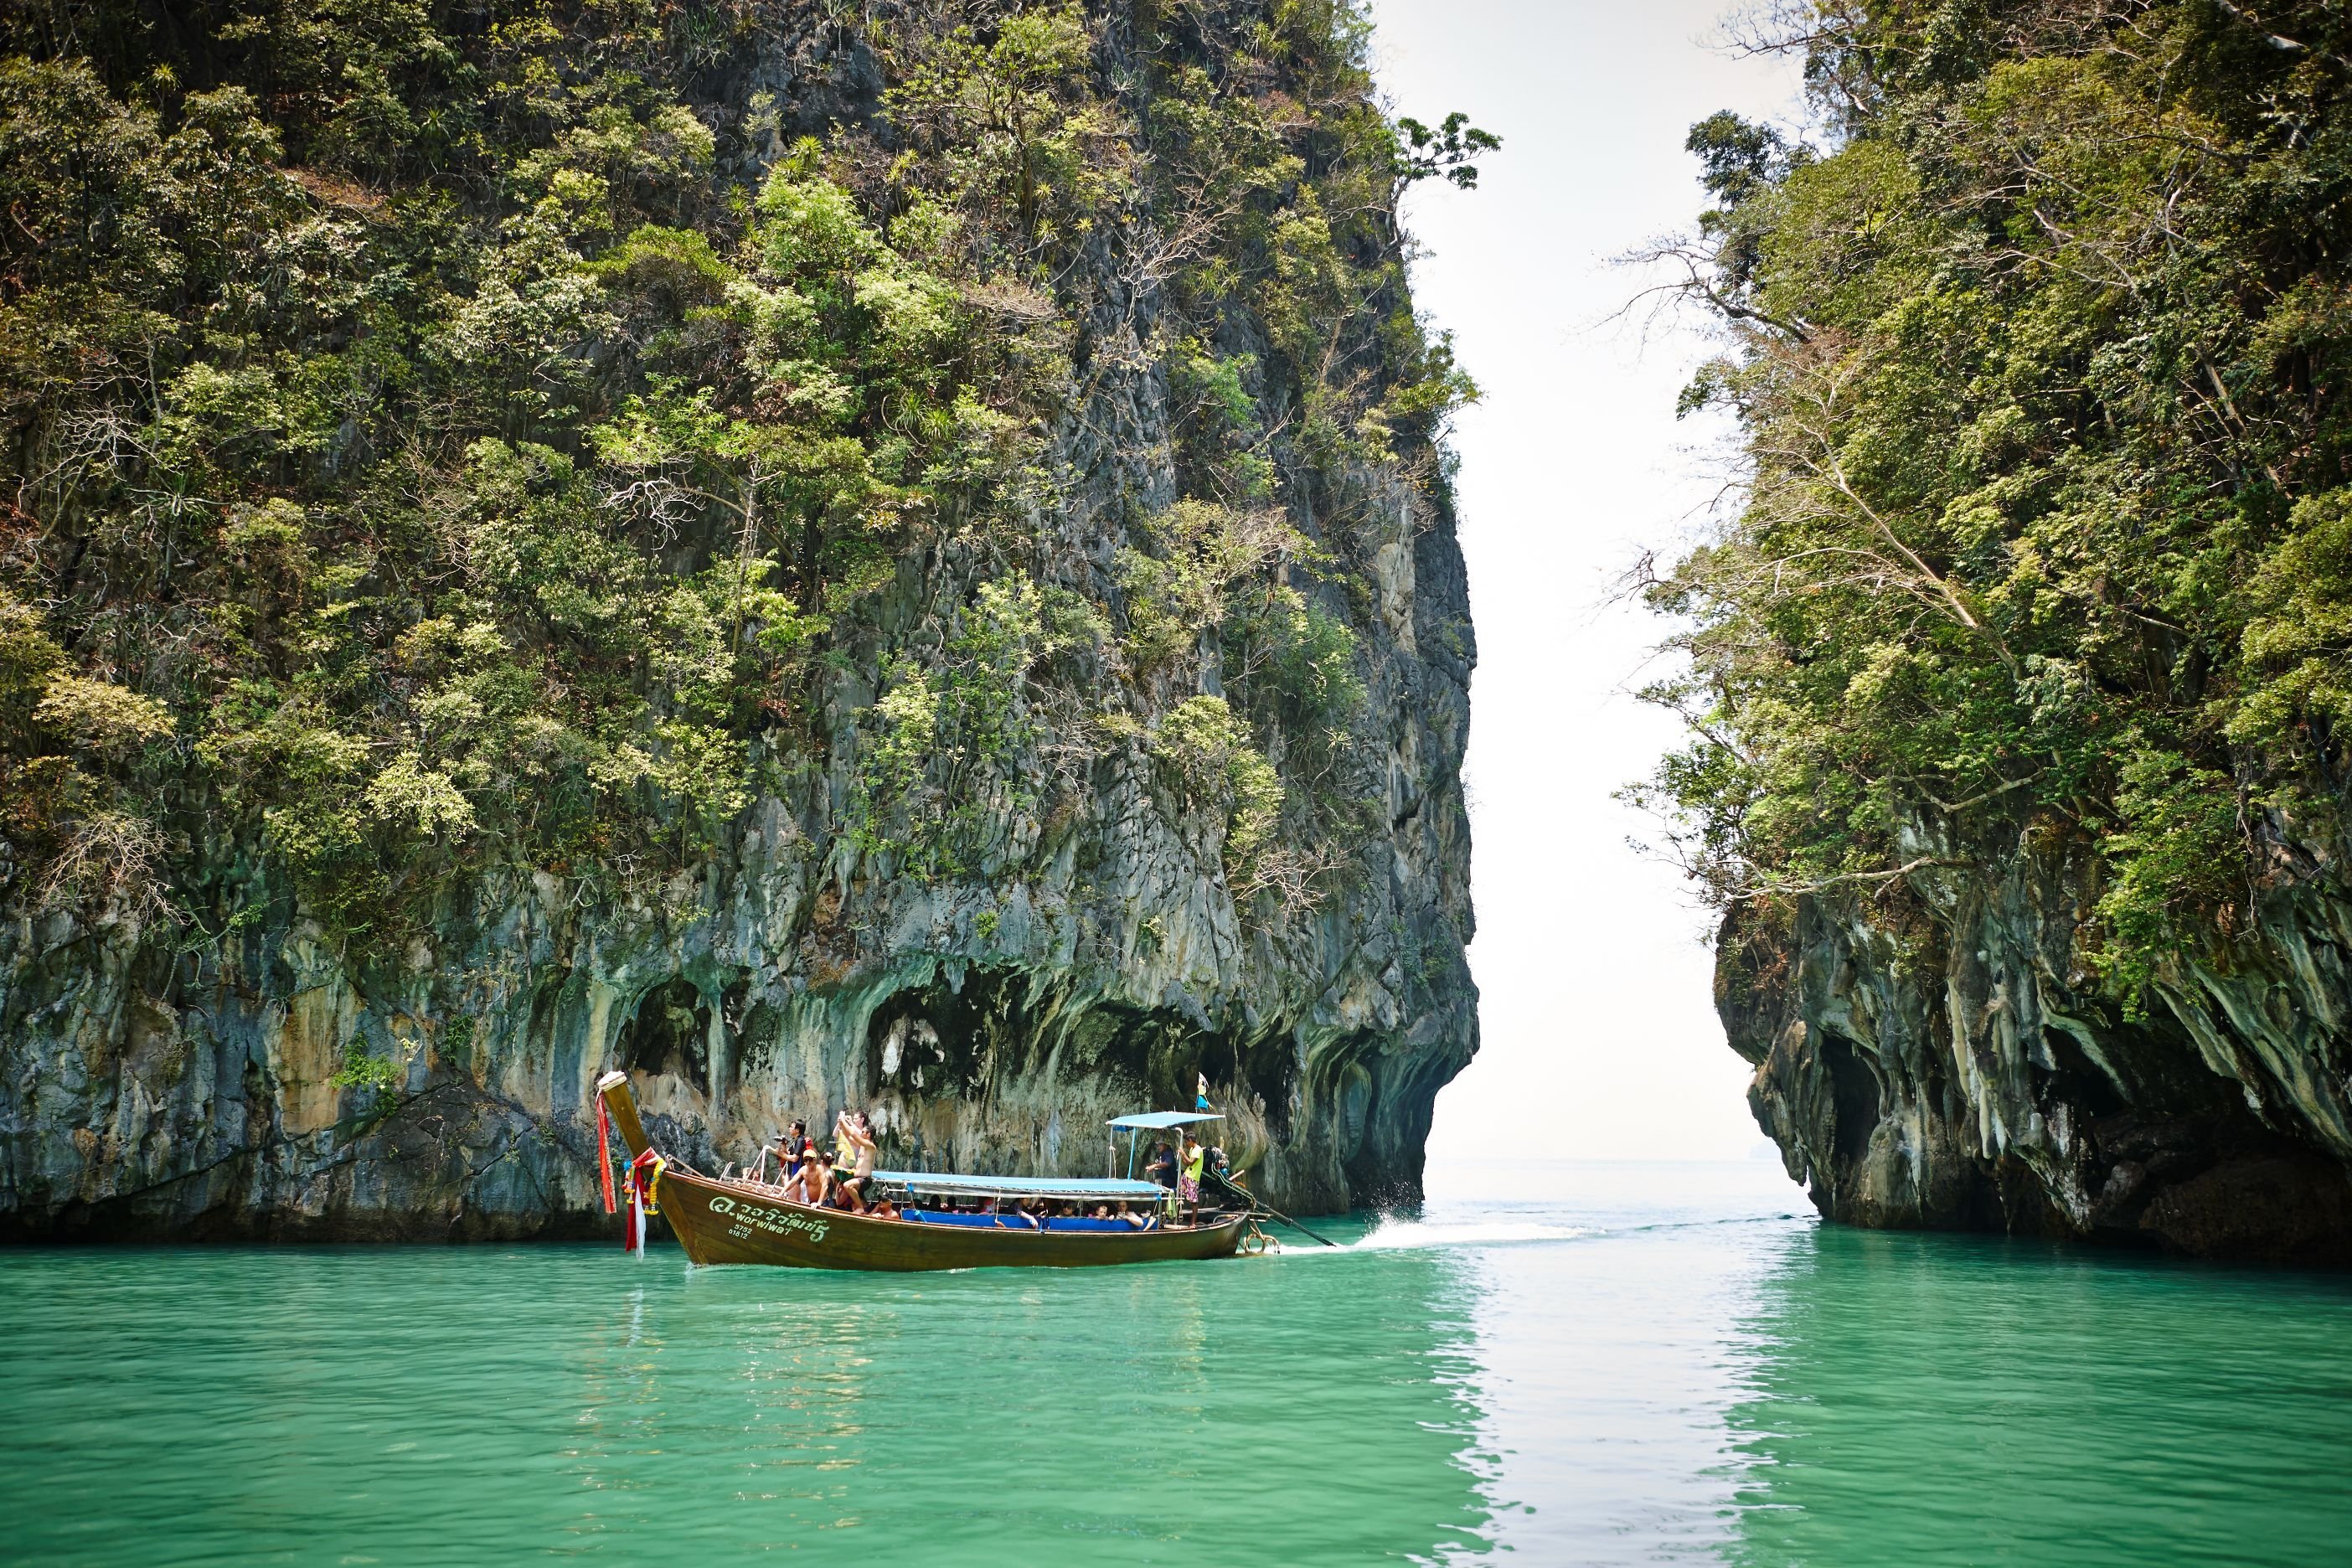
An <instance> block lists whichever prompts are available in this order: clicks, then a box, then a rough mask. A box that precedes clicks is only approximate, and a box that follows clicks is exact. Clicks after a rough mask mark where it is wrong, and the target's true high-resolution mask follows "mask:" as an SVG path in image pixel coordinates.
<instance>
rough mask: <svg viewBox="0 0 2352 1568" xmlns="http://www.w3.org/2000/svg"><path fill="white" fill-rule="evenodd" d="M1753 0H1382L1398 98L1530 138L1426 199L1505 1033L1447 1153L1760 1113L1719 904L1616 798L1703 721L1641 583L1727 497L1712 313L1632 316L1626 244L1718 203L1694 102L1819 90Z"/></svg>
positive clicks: (1695, 1141)
mask: <svg viewBox="0 0 2352 1568" xmlns="http://www.w3.org/2000/svg"><path fill="white" fill-rule="evenodd" d="M1725 4H1726V0H1374V5H1373V9H1374V14H1375V16H1376V19H1377V21H1378V25H1379V34H1378V46H1377V47H1378V52H1377V56H1376V65H1377V68H1378V73H1379V78H1380V81H1381V88H1382V89H1383V90H1384V91H1385V92H1386V94H1387V95H1388V97H1389V98H1390V99H1391V101H1392V103H1393V106H1394V108H1395V109H1396V110H1397V111H1398V112H1400V113H1403V114H1410V115H1412V116H1414V117H1415V118H1417V119H1420V120H1422V121H1428V122H1431V123H1434V122H1435V121H1438V120H1439V119H1441V118H1443V117H1444V115H1445V114H1446V113H1447V112H1448V111H1449V110H1455V109H1461V110H1466V111H1468V113H1469V114H1470V116H1471V121H1472V123H1474V124H1476V125H1479V126H1483V127H1484V128H1486V130H1488V131H1492V132H1495V133H1496V134H1497V135H1499V136H1501V137H1502V138H1503V139H1504V147H1503V150H1502V152H1501V153H1497V154H1494V155H1491V156H1489V157H1487V158H1486V159H1484V160H1482V161H1481V163H1480V170H1481V177H1480V181H1479V185H1478V188H1477V189H1476V190H1475V191H1472V192H1467V193H1464V192H1457V191H1454V190H1453V189H1452V188H1451V187H1441V186H1439V185H1438V184H1436V183H1435V182H1425V183H1424V184H1422V185H1420V186H1419V187H1417V188H1416V189H1415V191H1414V193H1413V195H1412V200H1411V204H1410V207H1409V213H1408V216H1409V219H1410V222H1411V225H1412V230H1413V232H1414V234H1415V236H1416V237H1417V238H1418V239H1419V240H1420V241H1421V243H1422V245H1423V247H1424V248H1425V250H1426V252H1427V254H1426V255H1425V256H1424V257H1423V258H1422V259H1421V261H1420V262H1419V263H1418V265H1417V266H1416V268H1415V269H1414V288H1415V293H1416V297H1417V299H1418V301H1419V303H1420V305H1421V307H1422V309H1423V310H1424V311H1426V312H1427V313H1428V314H1429V315H1430V316H1431V317H1433V319H1434V321H1435V322H1436V323H1437V324H1438V325H1439V326H1441V327H1448V328H1451V329H1453V331H1454V333H1455V335H1456V338H1457V340H1458V344H1459V348H1460V351H1461V353H1462V356H1463V359H1464V362H1465V364H1466V365H1467V367H1468V369H1469V370H1470V372H1471V374H1473V375H1474V376H1475V377H1476V379H1477V381H1478V383H1479V384H1480V385H1481V386H1483V387H1484V388H1485V389H1486V401H1485V402H1484V404H1482V405H1480V406H1478V407H1476V408H1474V409H1471V410H1470V411H1469V412H1468V413H1467V414H1465V416H1464V417H1463V418H1462V420H1461V423H1460V426H1459V431H1458V435H1457V438H1456V444H1457V446H1458V447H1459V449H1460V451H1461V455H1462V473H1461V482H1460V499H1461V507H1462V518H1463V526H1462V544H1463V549H1464V551H1465V553H1466V554H1467V555H1468V557H1469V563H1470V601H1471V610H1472V614H1473V615H1474V616H1475V619H1476V622H1477V628H1478V658H1479V664H1478V673H1477V677H1476V680H1475V685H1474V686H1473V688H1472V691H1471V732H1470V758H1469V764H1468V769H1467V776H1468V780H1469V788H1470V795H1471V805H1470V818H1471V824H1472V828H1473V831H1474V833H1475V837H1476V850H1475V862H1474V867H1475V894H1476V898H1477V905H1478V936H1477V941H1476V942H1475V945H1474V946H1473V947H1472V949H1471V954H1470V957H1471V963H1472V966H1473V967H1474V969H1475V971H1476V973H1477V978H1478V984H1479V988H1480V990H1481V992H1482V993H1483V1002H1482V1005H1481V1016H1482V1023H1483V1027H1484V1033H1485V1043H1484V1045H1483V1047H1481V1049H1480V1052H1479V1055H1478V1058H1477V1060H1476V1061H1475V1062H1474V1063H1473V1064H1472V1065H1471V1066H1470V1068H1468V1070H1467V1071H1465V1072H1464V1073H1463V1075H1462V1076H1461V1077H1460V1078H1459V1079H1456V1080H1455V1081H1454V1084H1453V1085H1452V1086H1451V1087H1450V1088H1448V1089H1446V1090H1445V1091H1444V1094H1442V1095H1441V1096H1440V1097H1439V1099H1438V1101H1437V1125H1436V1129H1435V1131H1434V1133H1433V1136H1432V1138H1431V1142H1430V1151H1431V1153H1432V1154H1433V1155H1435V1156H1437V1157H1439V1158H1440V1159H1445V1158H1449V1157H1457V1158H1458V1157H1464V1156H1471V1155H1475V1154H1478V1153H1488V1154H1516V1155H1550V1156H1579V1157H1586V1158H1609V1159H1640V1158H1658V1159H1738V1158H1740V1157H1743V1156H1745V1155H1747V1154H1748V1153H1750V1152H1752V1151H1754V1150H1755V1148H1756V1146H1757V1144H1758V1143H1759V1141H1760V1134H1759V1132H1758V1131H1757V1129H1756V1125H1755V1123H1754V1121H1751V1120H1750V1118H1749V1116H1748V1107H1747V1102H1746V1098H1745V1096H1746V1088H1747V1079H1748V1069H1747V1068H1746V1066H1745V1064H1743V1063H1742V1062H1741V1061H1740V1060H1739V1059H1738V1058H1736V1057H1734V1056H1733V1055H1732V1054H1731V1052H1730V1050H1729V1049H1728V1048H1727V1047H1726V1046H1725V1045H1724V1040H1723V1031H1722V1029H1721V1028H1720V1026H1718V1025H1717V1022H1716V1018H1715V1012H1714V1007H1713V1005H1712V1002H1711V980H1710V973H1711V967H1710V966H1711V960H1710V957H1709V954H1708V952H1707V949H1706V945H1705V940H1704V939H1705V936H1706V929H1707V925H1708V921H1707V919H1706V916H1705V914H1704V913H1703V911H1701V910H1699V909H1698V907H1697V906H1696V903H1695V902H1694V900H1692V898H1691V895H1690V892H1689V890H1688V889H1687V886H1686V884H1685V883H1684V882H1683V881H1682V879H1681V878H1680V877H1679V875H1678V874H1677V873H1675V871H1673V870H1672V869H1671V868H1667V867H1665V866H1664V865H1662V864H1660V863H1658V862H1656V861H1654V860H1650V859H1646V858H1642V857H1639V856H1637V855H1635V853H1634V852H1633V850H1632V849H1630V848H1628V847H1627V846H1626V840H1627V838H1628V837H1629V836H1635V835H1640V836H1643V837H1650V836H1652V828H1651V826H1650V824H1648V823H1647V821H1646V820H1645V819H1643V818H1642V817H1640V816H1637V815H1636V814H1634V813H1633V812H1631V811H1629V810H1628V809H1626V808H1625V807H1623V806H1621V805H1618V804H1616V803H1615V802H1614V801H1612V799H1611V798H1610V795H1611V792H1612V790H1614V789H1616V788H1618V787H1619V786H1620V785H1622V784H1625V783H1626V782H1628V781H1629V780H1632V779H1634V778H1636V777H1639V776H1641V775H1643V774H1645V773H1648V772H1649V770H1650V768H1651V766H1652V765H1653V763H1654V761H1655V759H1656V758H1657V757H1658V755H1659V754H1660V753H1661V752H1664V750H1666V749H1667V748H1668V747H1670V746H1671V745H1673V744H1674V743H1675V740H1676V725H1675V722H1674V721H1673V720H1672V719H1671V717H1670V716H1668V715H1666V714H1664V713H1661V712H1659V711H1657V710H1653V709H1649V708H1646V707H1644V706H1643V705H1642V704H1641V703H1639V702H1637V701H1635V700H1634V699H1633V696H1632V691H1633V688H1635V687H1637V686H1639V685H1640V684H1641V683H1642V681H1643V665H1644V658H1645V654H1646V652H1647V650H1648V649H1649V647H1651V646H1652V645H1654V643H1655V642H1656V640H1657V637H1658V634H1659V631H1660V626H1659V625H1658V623H1656V622H1654V621H1653V620H1652V619H1651V618H1650V617H1649V616H1647V615H1646V614H1645V613H1644V612H1643V611H1642V610H1640V609H1639V608H1638V607H1634V606H1628V605H1622V604H1615V603H1612V588H1613V584H1614V583H1615V581H1616V580H1617V579H1618V578H1619V577H1620V576H1621V575H1622V573H1623V572H1624V570H1625V568H1626V567H1627V566H1628V565H1629V564H1630V563H1631V562H1632V561H1633V557H1634V555H1635V554H1636V552H1638V551H1639V550H1640V549H1641V548H1642V547H1643V545H1644V544H1659V545H1665V544H1671V543H1672V542H1675V540H1677V539H1685V538H1688V537H1689V536H1690V535H1691V534H1692V533H1693V532H1694V531H1696V529H1697V528H1698V527H1699V526H1700V523H1701V521H1702V520H1703V509H1704V508H1705V506H1706V502H1707V501H1708V500H1709V497H1710V495H1711V494H1712V487H1711V486H1710V485H1709V484H1707V483H1706V480H1705V479H1704V478H1703V470H1704V468H1706V466H1707V465H1706V464H1705V463H1704V462H1703V461H1702V460H1701V458H1700V456H1699V454H1698V453H1697V452H1696V450H1694V448H1695V447H1697V446H1699V445H1701V444H1703V443H1707V442H1709V441H1711V440H1712V439H1714V438H1715V437H1716V432H1715V431H1713V430H1710V429H1709V428H1708V427H1705V426H1699V427H1694V426H1693V424H1691V423H1688V422H1685V423H1677V422H1676V421H1675V414H1674V409H1675V394H1676V392H1677V391H1679V390H1680V388H1681V387H1682V385H1683V384H1684V382H1685V381H1686V380H1687V379H1688V376H1689V373H1690V370H1691V368H1692V367H1693V366H1694V365H1695V364H1696V363H1697V362H1698V361H1699V360H1700V359H1701V358H1703V357H1705V354H1706V342H1705V341H1704V340H1703V339H1702V338H1700V337H1699V336H1697V335H1696V332H1695V331H1688V330H1686V331H1679V332H1677V331H1672V330H1669V329H1664V328H1656V327H1654V328H1653V329H1651V330H1650V331H1648V333H1647V334H1646V341H1645V339H1644V334H1643V332H1642V331H1639V330H1638V329H1635V328H1631V327H1624V326H1609V325H1604V324H1603V322H1604V321H1605V319H1606V318H1607V317H1609V316H1610V315H1611V314H1612V312H1613V311H1615V310H1617V308H1618V307H1619V306H1621V305H1622V304H1623V303H1624V302H1625V300H1626V299H1627V297H1628V296H1629V295H1630V294H1631V293H1633V290H1634V289H1636V288H1638V287H1639V281H1638V279H1636V278H1635V277H1634V276H1633V275H1632V274H1631V273H1629V272H1628V271H1627V270H1626V269H1624V268H1618V267H1612V265H1611V258H1613V257H1616V256H1619V255H1622V254H1623V253H1624V252H1625V251H1627V250H1628V249H1630V248H1632V247H1634V246H1635V245H1637V244H1639V243H1640V242H1642V241H1643V240H1644V239H1646V238H1649V237H1654V236H1656V235H1660V234H1663V233H1665V232H1667V231H1669V230H1672V229H1676V228H1681V227H1685V226H1688V225H1689V223H1690V222H1691V220H1692V219H1693V218H1694V217H1695V216H1696V214H1697V212H1698V210H1699V207H1700V205H1701V192H1700V190H1699V187H1698V183H1697V179H1696V162H1695V160H1693V159H1692V158H1691V157H1690V156H1689V155H1688V154H1687V153H1684V152H1683V150H1682V142H1683V137H1684V135H1685V132H1687V131H1688V130H1689V128H1690V125H1691V123H1692V121H1696V120H1699V119H1701V118H1704V117H1705V116H1706V115H1707V114H1709V113H1711V112H1713V111H1714V110H1717V109H1727V108H1728V109H1737V110H1740V111H1742V112H1743V113H1746V114H1748V115H1750V116H1761V117H1768V118H1772V119H1776V120H1785V119H1787V118H1789V117H1790V115H1791V114H1792V113H1793V112H1794V110H1795V108H1796V98H1795V94H1796V88H1797V80H1796V76H1795V72H1794V69H1793V68H1792V67H1791V66H1790V64H1788V63H1787V62H1782V61H1776V60H1762V61H1759V60H1754V59H1748V60H1741V59H1736V58H1731V57H1729V56H1728V55H1727V53H1725V52H1724V51H1722V50H1721V49H1719V48H1717V47H1714V45H1713V43H1712V42H1711V40H1713V39H1714V38H1715V37H1716V36H1717V23H1718V19H1719V17H1720V16H1721V15H1722V13H1723V10H1724V8H1725Z"/></svg>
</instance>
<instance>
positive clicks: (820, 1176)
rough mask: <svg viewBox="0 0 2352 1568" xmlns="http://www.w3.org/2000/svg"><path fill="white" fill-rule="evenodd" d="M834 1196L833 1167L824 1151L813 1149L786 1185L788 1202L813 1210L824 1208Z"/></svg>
mask: <svg viewBox="0 0 2352 1568" xmlns="http://www.w3.org/2000/svg"><path fill="white" fill-rule="evenodd" d="M832 1195H833V1165H832V1163H831V1162H830V1161H828V1160H826V1158H825V1157H824V1150H822V1149H814V1148H812V1149H811V1150H809V1151H808V1153H807V1155H806V1156H805V1157H804V1158H803V1160H802V1161H801V1168H800V1169H799V1170H798V1171H797V1172H795V1173H793V1179H792V1180H791V1181H789V1182H786V1183H785V1184H784V1197H785V1200H786V1201H787V1202H790V1203H796V1204H806V1205H809V1206H810V1207H811V1208H823V1207H824V1206H825V1200H826V1199H827V1198H829V1197H831V1196H832Z"/></svg>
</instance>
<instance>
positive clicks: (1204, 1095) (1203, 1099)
mask: <svg viewBox="0 0 2352 1568" xmlns="http://www.w3.org/2000/svg"><path fill="white" fill-rule="evenodd" d="M1192 1109H1193V1110H1208V1109H1209V1075H1208V1074H1207V1073H1202V1075H1201V1091H1200V1093H1199V1094H1198V1095H1196V1096H1195V1097H1194V1098H1193V1101H1192Z"/></svg>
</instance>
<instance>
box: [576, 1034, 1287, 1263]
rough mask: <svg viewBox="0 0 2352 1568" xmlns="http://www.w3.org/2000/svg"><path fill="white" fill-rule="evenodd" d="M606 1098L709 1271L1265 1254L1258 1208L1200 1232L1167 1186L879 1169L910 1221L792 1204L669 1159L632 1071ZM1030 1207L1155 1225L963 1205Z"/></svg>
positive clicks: (878, 1180)
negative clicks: (1099, 1212) (1173, 1207)
mask: <svg viewBox="0 0 2352 1568" xmlns="http://www.w3.org/2000/svg"><path fill="white" fill-rule="evenodd" d="M596 1092H597V1094H598V1096H599V1097H600V1098H601V1099H602V1100H603V1102H604V1110H605V1112H606V1115H607V1116H608V1117H609V1119H610V1121H611V1123H612V1126H613V1128H614V1131H617V1132H618V1133H619V1134H620V1136H621V1142H623V1144H625V1146H626V1147H627V1149H628V1152H629V1155H630V1158H631V1160H632V1162H633V1163H632V1165H631V1167H630V1181H631V1184H632V1192H633V1193H636V1192H640V1191H641V1192H642V1194H643V1197H644V1200H645V1201H646V1206H647V1207H648V1208H649V1209H651V1210H653V1211H655V1212H658V1213H659V1214H660V1215H661V1216H662V1217H663V1218H664V1219H666V1220H667V1221H668V1222H669V1227H670V1231H671V1233H672V1234H673V1235H675V1236H676V1237H677V1242H678V1246H679V1247H682V1248H683V1249H684V1250H685V1252H686V1256H687V1257H688V1258H689V1259H690V1260H692V1261H693V1262H695V1263H697V1264H715V1263H769V1264H778V1265H782V1266H783V1267H786V1268H866V1269H877V1270H885V1271H892V1272H906V1271H910V1270H917V1269H928V1268H1093V1267H1099V1266H1102V1265H1108V1264H1114V1263H1158V1262H1168V1261H1174V1260H1179V1259H1191V1258H1230V1257H1232V1256H1233V1255H1234V1252H1235V1251H1236V1250H1238V1249H1239V1248H1240V1247H1242V1246H1243V1244H1244V1237H1245V1236H1246V1237H1248V1239H1249V1240H1250V1242H1251V1244H1252V1246H1253V1247H1257V1246H1263V1245H1264V1237H1263V1235H1262V1233H1260V1232H1259V1231H1258V1230H1257V1228H1256V1226H1255V1224H1253V1223H1252V1214H1251V1211H1250V1210H1248V1209H1247V1208H1241V1209H1234V1210H1227V1211H1223V1212H1219V1211H1208V1212H1202V1213H1199V1214H1198V1215H1197V1216H1196V1217H1195V1219H1194V1220H1193V1221H1192V1223H1183V1222H1181V1220H1180V1219H1179V1217H1178V1216H1177V1215H1173V1214H1170V1213H1167V1212H1165V1205H1166V1200H1167V1198H1168V1194H1167V1193H1166V1191H1165V1190H1164V1189H1162V1188H1160V1187H1159V1186H1157V1185H1154V1184H1152V1183H1150V1182H1141V1181H1135V1180H1132V1179H1129V1180H1119V1179H1116V1178H1111V1177H1106V1178H1104V1179H1103V1180H1101V1181H1098V1182H1097V1181H1066V1180H1060V1179H1054V1178H1046V1177H1036V1176H1027V1177H1024V1176H980V1175H968V1174H962V1173H932V1172H919V1171H877V1172H876V1173H874V1182H875V1184H876V1189H877V1191H882V1192H889V1193H892V1194H894V1196H903V1198H904V1200H905V1202H906V1205H907V1206H905V1207H904V1208H902V1209H901V1210H900V1214H899V1215H898V1217H897V1218H890V1219H885V1218H881V1217H879V1216H877V1215H860V1214H853V1213H850V1212H848V1211H846V1210H844V1209H837V1208H830V1207H827V1208H818V1207H814V1206H813V1205H808V1204H803V1203H799V1202H795V1201H793V1200H791V1199H788V1198H786V1197H785V1196H784V1195H783V1189H782V1187H780V1186H775V1185H772V1184H769V1183H766V1182H763V1181H759V1180H755V1179H752V1178H751V1177H748V1176H736V1175H719V1176H711V1175H706V1174H704V1173H701V1172H699V1171H697V1170H695V1169H693V1168H692V1167H691V1166H689V1165H687V1164H685V1163H682V1162H680V1161H677V1160H673V1159H668V1158H667V1157H665V1156H663V1155H662V1154H661V1152H659V1151H657V1150H656V1149H655V1148H654V1147H653V1144H652V1142H651V1141H650V1140H648V1139H647V1138H646V1129H645V1124H644V1122H643V1121H640V1120H639V1118H638V1115H637V1102H636V1097H635V1095H634V1094H632V1093H631V1092H630V1090H629V1080H628V1077H627V1075H626V1074H625V1073H618V1072H613V1073H607V1074H605V1075H604V1078H602V1079H599V1080H598V1081H597V1084H596ZM1182 1120H1192V1118H1183V1119H1182ZM1021 1198H1044V1199H1050V1200H1057V1201H1065V1202H1079V1203H1118V1204H1124V1205H1149V1212H1150V1215H1151V1218H1150V1228H1149V1229H1138V1228H1136V1227H1135V1226H1132V1225H1130V1224H1128V1223H1127V1222H1125V1221H1119V1220H1090V1219H1080V1218H1076V1217H1056V1218H1051V1219H1045V1218H1038V1217H1034V1216H1031V1215H1020V1214H1010V1213H985V1212H981V1213H974V1212H970V1211H969V1210H960V1209H958V1208H957V1207H956V1206H955V1205H958V1204H972V1203H980V1204H986V1205H1001V1204H1002V1203H1003V1201H1005V1200H1007V1199H1021ZM925 1199H935V1200H939V1203H938V1205H937V1206H935V1207H926V1206H923V1200H925Z"/></svg>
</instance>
